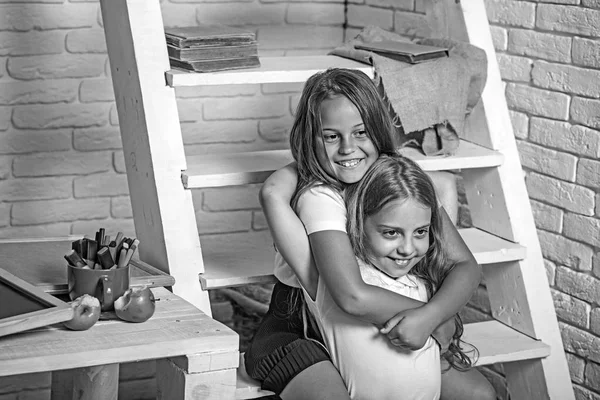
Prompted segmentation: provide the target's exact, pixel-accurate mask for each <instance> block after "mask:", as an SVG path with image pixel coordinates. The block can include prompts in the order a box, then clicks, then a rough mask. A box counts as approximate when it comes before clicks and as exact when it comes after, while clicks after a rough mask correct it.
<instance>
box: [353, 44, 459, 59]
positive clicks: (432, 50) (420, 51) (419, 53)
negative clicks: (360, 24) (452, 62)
mask: <svg viewBox="0 0 600 400" xmlns="http://www.w3.org/2000/svg"><path fill="white" fill-rule="evenodd" d="M354 47H355V48H357V49H361V50H368V51H372V52H375V53H378V54H380V55H382V56H385V57H390V58H393V59H396V60H399V61H404V62H408V63H411V64H415V63H419V62H422V61H426V60H431V59H435V58H440V57H448V49H447V48H445V47H436V46H427V45H423V44H416V43H411V42H399V41H395V40H384V41H381V42H373V43H360V44H356V45H355V46H354Z"/></svg>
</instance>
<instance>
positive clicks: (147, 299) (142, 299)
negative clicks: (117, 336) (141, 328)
mask: <svg viewBox="0 0 600 400" xmlns="http://www.w3.org/2000/svg"><path fill="white" fill-rule="evenodd" d="M154 302H155V300H154V295H153V294H152V292H151V291H150V288H148V287H146V286H143V287H132V288H130V289H127V291H126V292H125V293H124V294H123V296H121V297H119V298H118V299H117V300H115V313H116V314H117V317H119V318H121V319H122V320H125V321H129V322H144V321H147V320H148V319H149V318H150V317H151V316H152V315H153V314H154V308H155V305H154Z"/></svg>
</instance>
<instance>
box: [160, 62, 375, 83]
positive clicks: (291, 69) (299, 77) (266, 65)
mask: <svg viewBox="0 0 600 400" xmlns="http://www.w3.org/2000/svg"><path fill="white" fill-rule="evenodd" d="M260 64H261V66H260V67H258V68H248V69H238V70H230V71H219V72H209V73H196V72H190V71H186V70H182V69H171V70H170V71H167V72H166V73H165V77H166V79H167V84H168V85H170V86H172V87H176V86H198V85H202V86H205V85H240V84H241V85H247V84H251V83H297V82H304V81H306V80H307V79H308V78H309V77H310V76H311V75H313V74H315V73H317V72H319V71H324V70H326V69H327V68H332V67H338V68H351V69H359V70H361V71H363V72H364V73H366V74H367V75H369V76H370V77H371V78H372V77H373V67H372V66H370V65H368V64H363V63H360V62H357V61H353V60H350V59H347V58H342V57H338V56H298V57H260Z"/></svg>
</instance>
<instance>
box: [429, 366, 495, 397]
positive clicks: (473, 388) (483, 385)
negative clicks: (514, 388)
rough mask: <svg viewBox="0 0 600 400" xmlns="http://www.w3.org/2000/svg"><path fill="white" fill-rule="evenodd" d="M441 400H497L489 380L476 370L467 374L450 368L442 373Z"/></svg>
mask: <svg viewBox="0 0 600 400" xmlns="http://www.w3.org/2000/svg"><path fill="white" fill-rule="evenodd" d="M442 368H444V366H443V365H442ZM440 400H496V391H495V390H494V387H493V386H492V385H491V384H490V382H489V381H488V380H487V378H486V377H485V376H483V374H482V373H481V372H479V371H478V370H476V369H475V368H473V369H470V370H468V371H466V372H460V371H457V370H455V369H454V368H450V369H449V370H447V371H446V372H444V373H442V395H441V397H440Z"/></svg>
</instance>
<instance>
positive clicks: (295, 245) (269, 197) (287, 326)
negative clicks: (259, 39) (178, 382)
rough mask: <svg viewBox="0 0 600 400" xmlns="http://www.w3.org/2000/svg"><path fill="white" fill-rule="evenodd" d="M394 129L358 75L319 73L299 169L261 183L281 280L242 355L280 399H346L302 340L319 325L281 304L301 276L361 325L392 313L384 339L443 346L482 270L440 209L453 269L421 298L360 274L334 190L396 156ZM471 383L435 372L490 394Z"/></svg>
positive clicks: (335, 376)
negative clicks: (382, 158)
mask: <svg viewBox="0 0 600 400" xmlns="http://www.w3.org/2000/svg"><path fill="white" fill-rule="evenodd" d="M392 131H393V130H392V124H391V121H390V118H389V115H388V114H387V108H386V107H385V104H384V103H383V101H382V99H381V97H380V96H379V93H378V91H377V88H376V87H375V85H374V84H373V82H372V81H371V80H370V79H369V78H368V77H367V76H366V75H365V74H364V73H362V72H359V71H354V70H346V69H331V70H327V71H325V72H322V73H318V74H316V75H314V76H312V77H311V78H309V79H308V81H307V82H306V85H305V87H304V90H303V93H302V96H301V98H300V101H299V104H298V109H297V111H296V119H295V121H294V125H293V127H292V131H291V134H290V148H291V150H292V155H293V156H294V159H295V160H296V163H297V164H296V167H297V171H296V169H295V168H293V167H291V166H288V167H286V168H283V169H281V170H279V171H276V172H275V173H273V174H272V175H271V177H269V179H267V181H266V182H265V184H264V186H263V188H262V189H261V192H260V198H261V204H262V206H263V211H264V213H265V217H266V219H267V222H268V225H269V228H270V230H271V234H272V236H273V239H274V242H275V244H276V246H277V249H278V250H279V252H278V253H277V262H276V269H275V276H276V277H277V278H278V280H279V282H278V283H277V284H276V285H275V288H274V290H273V295H272V298H271V304H270V309H269V312H268V313H267V315H266V316H265V319H264V320H263V323H262V324H261V326H260V327H259V329H258V331H257V333H256V335H255V337H254V339H253V341H252V343H251V346H250V348H249V349H248V351H247V352H246V359H245V361H246V369H247V372H248V374H249V375H250V376H251V377H253V378H255V379H257V380H259V381H261V383H262V386H263V388H265V389H269V390H272V391H275V392H276V393H278V394H280V395H281V397H282V398H283V399H284V400H289V399H311V400H317V399H347V398H348V392H347V391H345V387H344V386H343V381H342V380H341V379H340V376H339V373H337V370H336V369H335V368H334V367H333V365H332V364H331V362H330V358H329V355H328V354H327V352H325V351H324V350H323V348H322V347H321V346H319V345H318V344H315V342H314V341H312V340H308V339H307V337H309V336H311V335H312V336H316V335H317V334H318V330H317V331H316V332H315V331H314V330H313V329H311V326H310V325H309V324H306V323H305V319H304V318H302V314H301V312H300V311H301V310H302V308H301V307H295V308H294V307H289V305H290V304H293V301H291V300H290V299H293V298H294V296H296V297H298V296H297V295H298V293H300V296H299V298H300V299H301V298H302V297H303V296H302V293H301V292H299V291H300V289H299V288H300V284H302V286H303V287H304V289H306V291H307V293H308V294H309V296H310V297H311V299H315V294H316V293H317V287H316V282H319V283H321V282H322V283H323V284H324V285H326V287H327V288H328V290H329V293H330V294H331V297H332V299H333V301H334V302H335V304H336V305H337V306H338V307H340V308H341V309H342V310H343V311H344V312H346V313H348V314H350V315H352V316H354V317H356V318H358V319H361V320H363V321H366V322H369V323H373V324H376V325H379V326H381V325H383V324H385V323H386V322H387V321H388V320H390V319H391V318H392V317H394V316H397V317H398V319H399V320H400V322H399V323H398V324H397V325H395V326H394V327H393V328H392V329H390V330H389V332H388V331H387V330H386V331H385V332H386V334H387V337H388V339H390V342H391V343H392V344H395V345H402V346H405V347H407V348H408V349H412V350H416V349H420V348H422V347H423V346H424V345H425V344H426V343H427V342H428V340H429V336H430V335H432V334H433V335H434V336H435V337H436V338H438V341H439V342H440V343H441V344H442V345H443V346H444V347H445V344H444V343H447V342H448V338H451V337H452V335H453V328H454V323H453V321H452V320H451V318H453V316H454V315H455V314H456V313H457V312H458V311H459V310H460V309H461V308H462V307H463V306H464V304H465V303H466V302H467V301H468V300H469V298H470V297H471V294H472V292H473V290H474V289H475V288H476V287H477V285H478V284H479V280H480V274H481V271H480V268H479V266H478V265H477V263H476V262H475V260H474V258H473V255H472V254H471V252H470V251H469V249H468V248H467V247H466V245H465V243H464V242H463V241H462V239H461V237H460V235H459V234H458V232H457V231H456V228H455V227H454V225H453V224H452V222H451V221H450V219H449V218H448V216H447V214H446V213H445V211H444V210H443V208H439V210H438V211H439V213H440V219H441V222H442V224H441V225H442V230H443V232H444V237H445V241H446V248H447V250H448V257H449V260H451V261H452V262H453V263H454V268H453V269H452V271H451V272H450V273H449V274H448V276H447V277H446V279H445V280H444V283H443V285H442V286H441V287H440V288H439V290H438V291H437V292H436V293H435V295H434V296H433V297H432V298H431V299H430V300H429V302H428V303H426V304H424V305H423V303H422V302H419V301H416V300H414V299H411V298H410V297H406V296H403V295H400V294H397V293H394V292H392V291H389V290H386V289H383V288H380V287H377V286H373V285H369V284H366V283H365V282H364V281H363V279H362V277H361V275H360V271H359V268H358V265H357V261H356V258H355V256H354V252H353V250H352V246H351V243H350V240H349V238H348V235H347V234H346V232H345V230H346V208H345V205H344V202H343V199H342V197H341V193H342V191H343V189H344V188H345V187H346V186H348V185H351V184H354V183H356V182H358V181H360V180H361V179H362V177H363V176H364V174H365V173H366V171H367V170H368V169H369V167H370V166H371V165H372V164H373V163H374V162H375V160H376V159H377V158H378V157H379V156H380V155H381V154H389V155H393V154H395V148H394V143H393V141H392V134H391V132H392ZM292 196H293V198H294V199H293V201H292V205H293V207H294V208H292V207H290V199H291V198H292ZM294 210H296V211H298V214H299V216H300V219H301V220H302V221H300V220H299V219H298V217H297V216H296V214H295V213H294ZM307 233H308V237H307ZM286 261H287V263H286ZM288 263H289V264H288ZM290 267H291V268H290ZM317 277H318V279H317ZM449 320H450V321H449ZM447 321H449V322H447ZM448 327H450V328H451V329H448ZM374 384H377V382H374ZM486 385H487V386H486ZM475 387H481V388H484V390H483V392H484V393H490V391H489V390H488V388H489V384H487V381H486V380H485V378H483V377H482V376H481V375H480V374H478V373H477V371H475V370H471V371H470V372H468V373H459V372H457V371H456V370H455V369H451V370H450V371H448V373H446V374H444V377H443V378H442V394H443V396H444V398H445V399H446V398H447V399H451V398H461V399H468V398H472V399H487V398H489V397H488V396H485V395H483V396H481V395H477V394H475V396H477V397H475V396H473V395H472V392H470V391H469V392H466V393H463V390H466V388H475ZM344 392H345V393H344ZM446 393H448V396H446Z"/></svg>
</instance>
